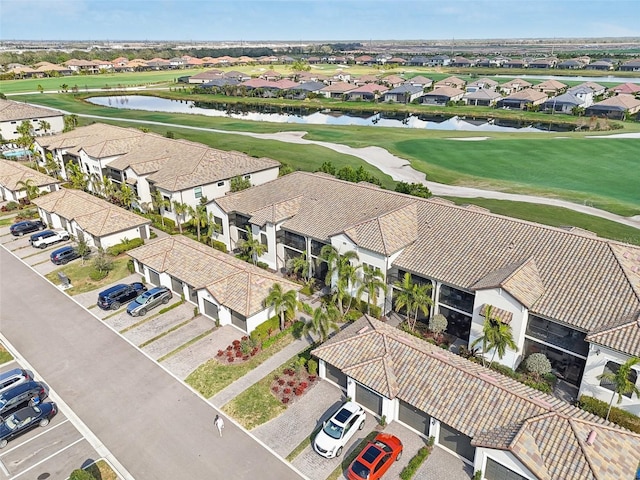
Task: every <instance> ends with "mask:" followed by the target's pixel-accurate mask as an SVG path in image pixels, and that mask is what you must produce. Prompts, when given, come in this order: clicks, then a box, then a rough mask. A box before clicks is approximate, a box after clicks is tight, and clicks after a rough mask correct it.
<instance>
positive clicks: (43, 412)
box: [0, 402, 58, 448]
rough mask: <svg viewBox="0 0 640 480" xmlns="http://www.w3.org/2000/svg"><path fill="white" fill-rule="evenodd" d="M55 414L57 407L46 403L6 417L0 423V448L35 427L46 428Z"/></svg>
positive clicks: (51, 403)
mask: <svg viewBox="0 0 640 480" xmlns="http://www.w3.org/2000/svg"><path fill="white" fill-rule="evenodd" d="M56 413H58V406H57V405H56V404H55V403H53V402H47V403H41V404H39V405H33V406H30V407H26V408H23V409H21V410H18V411H17V412H15V413H14V414H12V415H10V416H8V417H7V418H5V419H4V421H3V422H2V423H0V448H4V447H6V446H7V443H8V442H9V440H11V439H13V438H15V437H17V436H19V435H22V434H23V433H26V432H28V431H29V430H31V429H32V428H34V427H36V426H41V427H46V426H47V425H49V422H50V421H51V419H52V418H53V417H55V415H56Z"/></svg>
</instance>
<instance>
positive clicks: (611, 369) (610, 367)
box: [600, 362, 638, 398]
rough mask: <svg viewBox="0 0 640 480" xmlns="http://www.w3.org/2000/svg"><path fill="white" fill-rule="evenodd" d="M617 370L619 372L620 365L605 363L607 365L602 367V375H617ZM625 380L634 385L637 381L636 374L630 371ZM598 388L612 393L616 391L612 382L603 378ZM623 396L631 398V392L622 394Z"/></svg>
mask: <svg viewBox="0 0 640 480" xmlns="http://www.w3.org/2000/svg"><path fill="white" fill-rule="evenodd" d="M618 370H620V364H618V363H616V362H607V364H606V365H605V366H604V372H602V373H612V374H613V375H615V374H616V373H618ZM627 380H629V381H630V382H631V383H633V384H634V385H635V383H636V382H637V380H638V372H636V371H635V370H633V369H632V370H631V371H630V372H629V376H628V377H627ZM600 386H601V387H603V388H606V389H607V390H611V391H614V390H615V389H616V386H615V385H614V383H613V382H611V381H609V380H605V379H604V378H603V379H602V380H600ZM623 395H624V396H625V397H627V398H631V395H632V393H631V392H629V393H623Z"/></svg>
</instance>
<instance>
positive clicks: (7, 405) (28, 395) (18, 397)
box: [0, 380, 49, 418]
mask: <svg viewBox="0 0 640 480" xmlns="http://www.w3.org/2000/svg"><path fill="white" fill-rule="evenodd" d="M48 396H49V392H48V390H47V387H45V385H44V384H43V383H40V382H34V381H33V380H31V381H28V382H25V383H21V384H19V385H16V386H15V387H13V388H10V389H8V390H5V391H4V392H2V393H1V394H0V418H2V417H5V416H7V415H8V414H9V413H11V412H13V411H15V410H17V409H19V408H22V407H26V406H27V405H28V404H29V402H30V401H31V399H33V398H37V399H38V402H41V401H43V400H44V399H45V398H47V397H48ZM38 402H36V403H38Z"/></svg>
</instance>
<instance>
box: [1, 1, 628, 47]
mask: <svg viewBox="0 0 640 480" xmlns="http://www.w3.org/2000/svg"><path fill="white" fill-rule="evenodd" d="M623 36H625V37H629V36H634V37H640V17H639V14H638V0H473V1H471V0H439V1H433V0H409V1H407V0H296V1H289V0H253V1H245V0H235V1H229V0H125V1H122V0H0V38H1V39H3V40H8V39H23V40H25V39H31V40H180V41H189V40H197V41H203V40H245V41H249V40H284V41H287V40H289V41H302V40H383V39H393V40H411V39H414V40H421V39H424V40H430V39H452V38H456V39H465V38H467V39H476V38H477V39H485V38H535V37H544V38H560V37H623Z"/></svg>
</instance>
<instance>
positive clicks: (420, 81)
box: [405, 75, 433, 89]
mask: <svg viewBox="0 0 640 480" xmlns="http://www.w3.org/2000/svg"><path fill="white" fill-rule="evenodd" d="M405 83H408V84H409V85H414V86H418V87H422V88H423V89H424V88H431V86H432V85H433V80H431V79H430V78H427V77H423V76H422V75H418V76H416V77H412V78H410V79H409V80H407V81H406V82H405Z"/></svg>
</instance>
